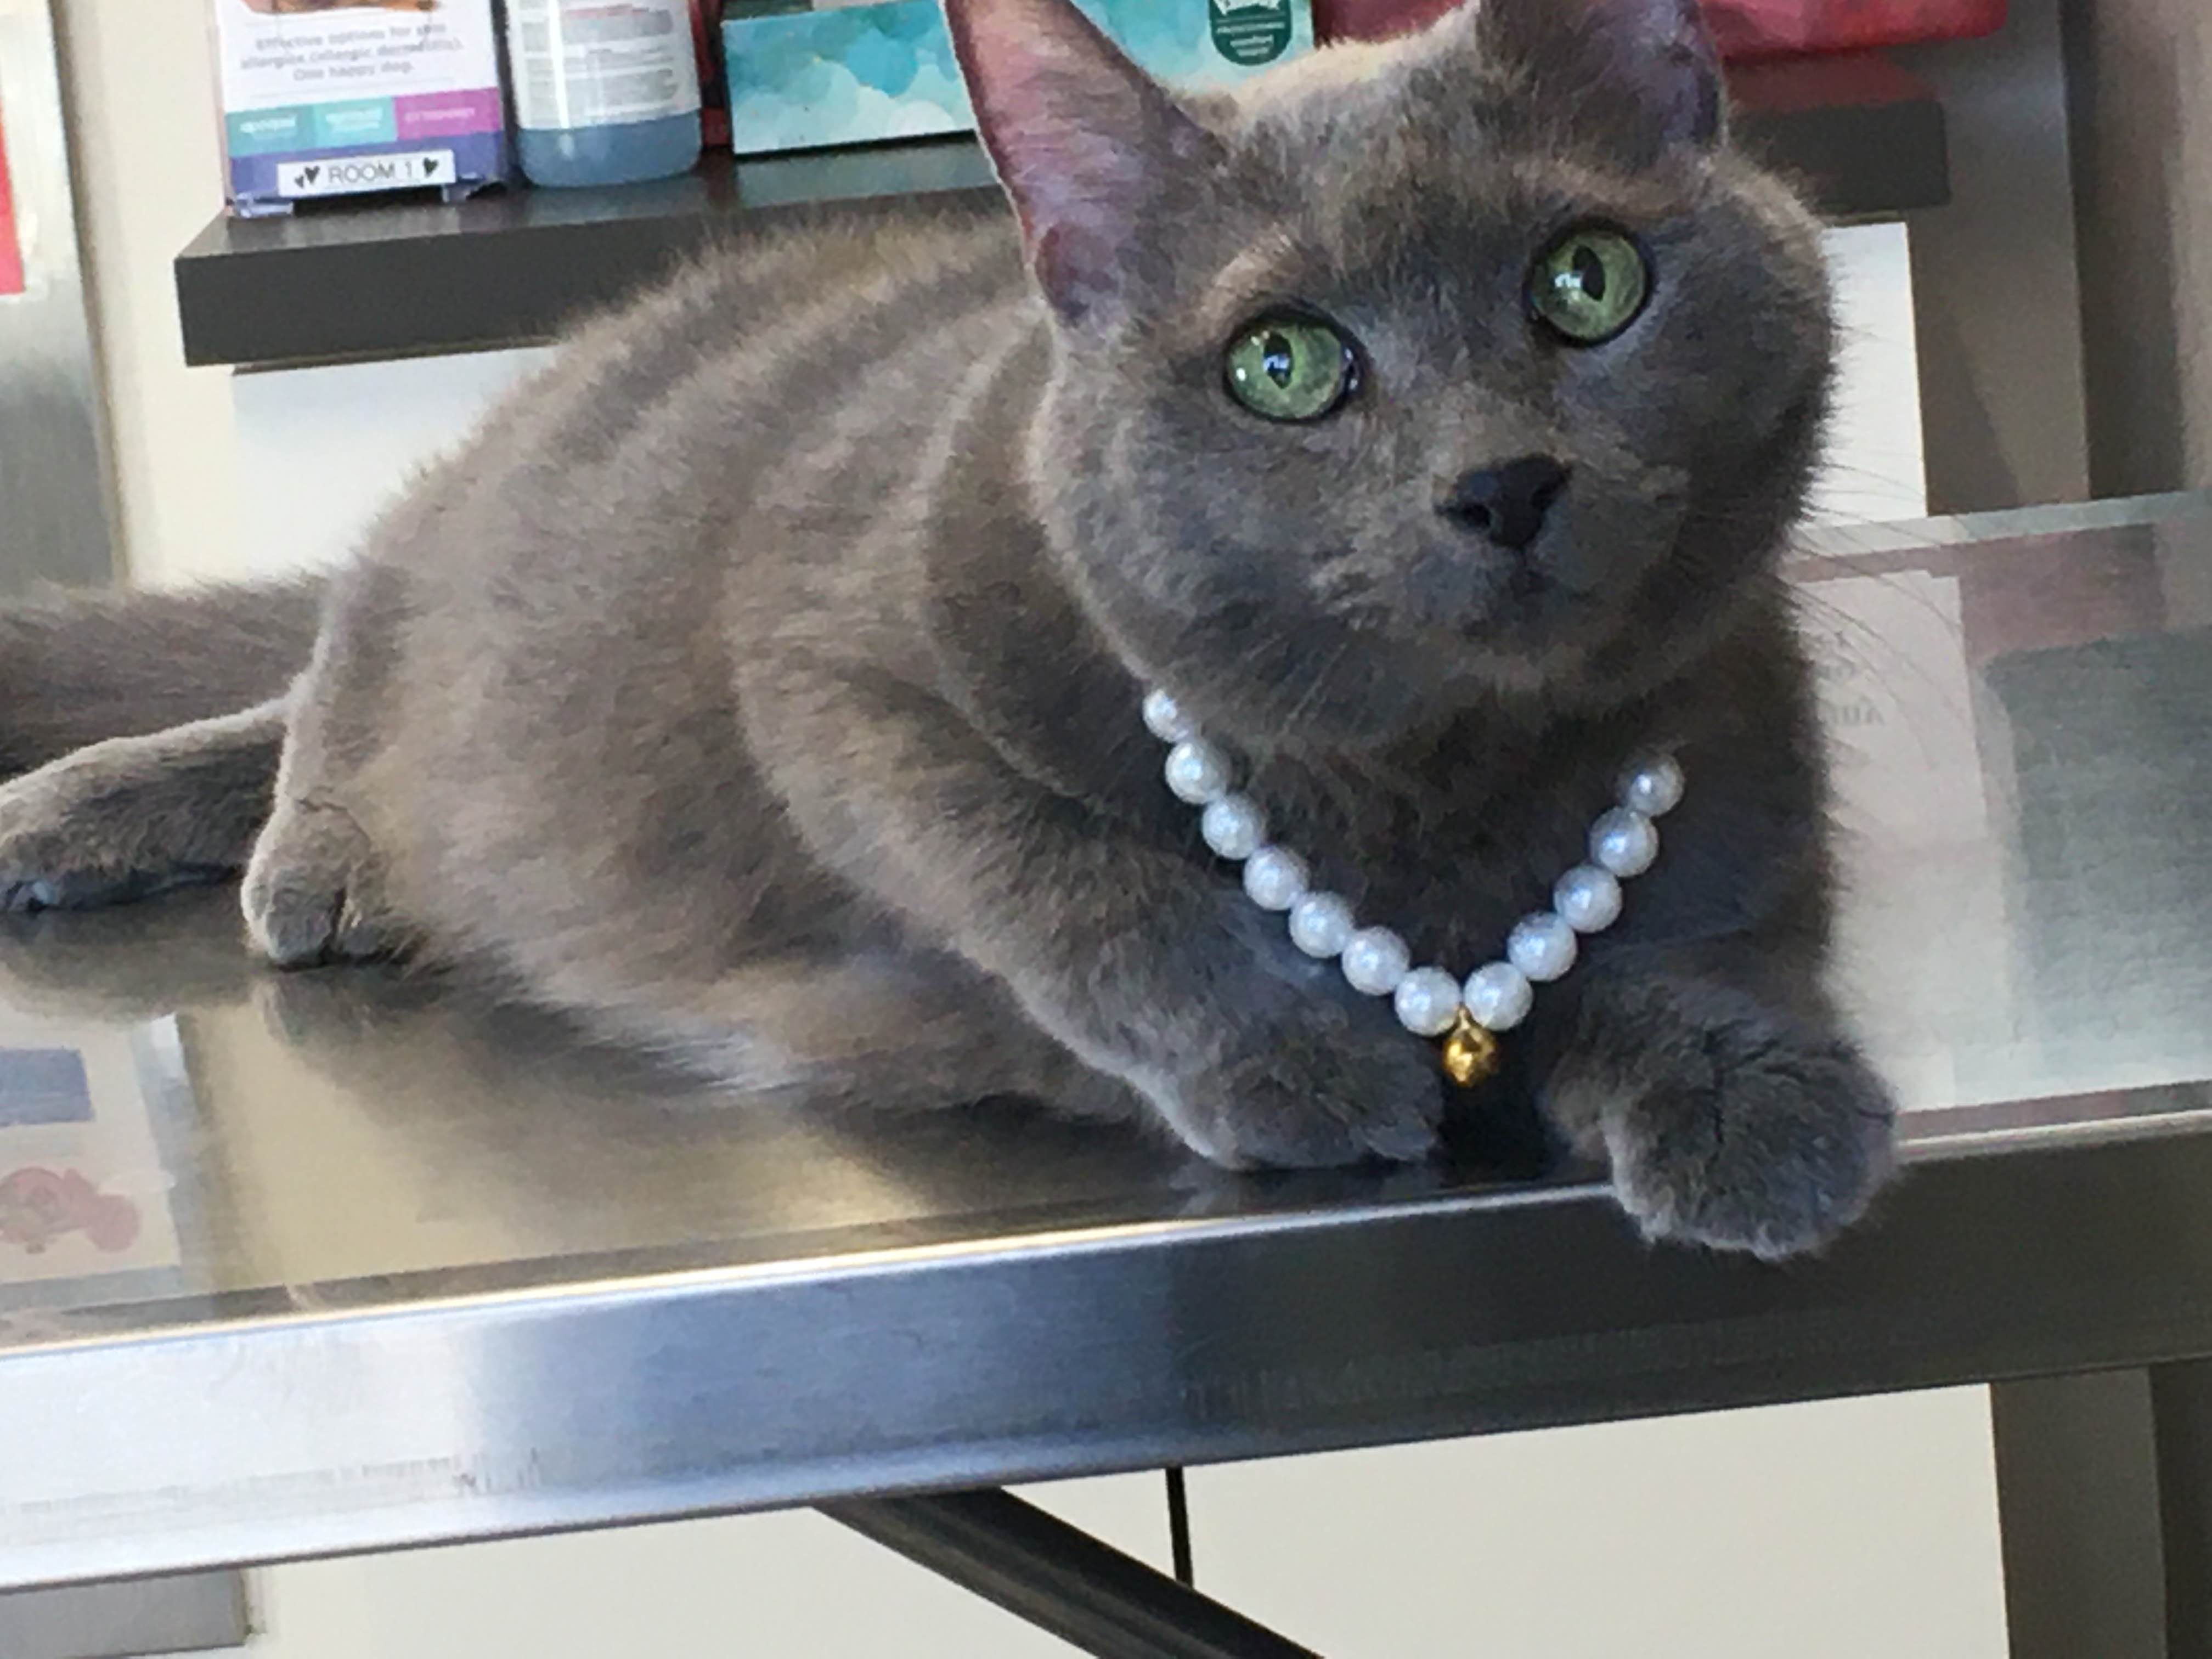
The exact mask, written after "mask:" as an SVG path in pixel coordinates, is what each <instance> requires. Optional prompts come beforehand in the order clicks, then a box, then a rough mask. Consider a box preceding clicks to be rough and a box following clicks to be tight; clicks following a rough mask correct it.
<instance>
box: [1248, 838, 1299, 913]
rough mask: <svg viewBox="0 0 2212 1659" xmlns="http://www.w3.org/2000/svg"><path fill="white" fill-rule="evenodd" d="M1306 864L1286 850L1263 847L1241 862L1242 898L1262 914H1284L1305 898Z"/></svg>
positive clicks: (1283, 848)
mask: <svg viewBox="0 0 2212 1659" xmlns="http://www.w3.org/2000/svg"><path fill="white" fill-rule="evenodd" d="M1306 873H1307V872H1306V861H1305V860H1304V859H1302V858H1300V857H1299V856H1298V855H1297V854H1296V853H1293V852H1292V851H1291V849H1290V848H1287V847H1262V848H1260V850H1259V851H1258V852H1256V853H1255V854H1252V856H1251V857H1250V858H1249V859H1247V860H1244V896H1246V897H1247V898H1249V899H1250V900H1251V901H1252V902H1253V903H1255V904H1256V905H1258V906H1259V907H1260V908H1261V909H1262V910H1287V909H1289V908H1291V906H1292V905H1293V904H1296V903H1297V902H1298V901H1299V900H1300V899H1302V898H1304V896H1305V891H1306Z"/></svg>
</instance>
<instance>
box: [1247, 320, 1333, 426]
mask: <svg viewBox="0 0 2212 1659" xmlns="http://www.w3.org/2000/svg"><path fill="white" fill-rule="evenodd" d="M1222 374H1223V377H1224V379H1225V380H1226V381H1227V382H1228V386H1229V395H1230V396H1231V397H1232V398H1236V399H1237V402H1238V403H1240V404H1243V405H1244V407H1245V408H1247V409H1249V410H1251V411H1252V412H1253V413H1254V414H1255V415H1259V416H1265V417H1266V418H1267V419H1268V420H1271V421H1317V420H1319V419H1321V417H1322V416H1324V415H1326V414H1328V412H1329V411H1330V410H1333V409H1334V408H1335V407H1336V406H1337V405H1338V404H1340V403H1342V402H1343V401H1344V400H1345V398H1346V397H1347V396H1348V395H1349V394H1350V393H1351V392H1352V386H1353V382H1354V380H1356V378H1357V374H1358V359H1357V358H1356V357H1354V356H1353V355H1352V343H1351V342H1350V341H1349V340H1346V338H1345V337H1344V336H1343V335H1341V334H1340V333H1338V332H1337V331H1336V330H1335V329H1334V328H1332V327H1330V326H1329V325H1328V324H1327V323H1324V322H1322V321H1321V320H1320V319H1318V318H1313V317H1269V318H1267V319H1263V320H1261V321H1260V322H1256V323H1254V324H1253V325H1251V326H1250V327H1249V328H1247V329H1246V330H1244V331H1243V333H1241V334H1239V335H1238V336H1237V337H1236V338H1235V339H1233V340H1231V342H1230V343H1229V353H1228V356H1226V357H1225V359H1224V360H1223V362H1222Z"/></svg>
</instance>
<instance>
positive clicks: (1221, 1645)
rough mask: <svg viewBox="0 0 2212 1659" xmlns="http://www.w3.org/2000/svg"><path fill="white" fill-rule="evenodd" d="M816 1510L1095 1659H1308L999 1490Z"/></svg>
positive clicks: (857, 1501) (853, 1502) (1312, 1658)
mask: <svg viewBox="0 0 2212 1659" xmlns="http://www.w3.org/2000/svg"><path fill="white" fill-rule="evenodd" d="M821 1509H822V1513H823V1514H824V1515H826V1516H829V1518H830V1519H831V1520H833V1521H839V1522H843V1523H844V1524H845V1525H846V1526H848V1527H850V1528H853V1530H854V1531H855V1532H857V1533H860V1534H863V1535H864V1536H866V1537H869V1538H872V1539H873V1540H875V1541H876V1542H877V1543H878V1544H881V1545H883V1546H884V1547H886V1548H888V1549H893V1550H896V1551H897V1552H898V1553H900V1554H901V1555H903V1556H905V1557H906V1558H907V1559H908V1560H911V1561H916V1562H919V1563H920V1564H921V1565H923V1566H925V1567H927V1568H928V1569H929V1570H930V1571H932V1572H934V1573H936V1574H938V1575H939V1577H945V1578H949V1579H951V1581H952V1582H953V1583H956V1584H958V1585H959V1586H960V1587H961V1588H962V1589H968V1590H972V1591H973V1592H975V1594H976V1595H981V1596H982V1597H984V1598H985V1599H986V1600H987V1601H995V1602H997V1603H998V1604H999V1605H1000V1607H1004V1608H1006V1611H1008V1612H1009V1613H1015V1614H1017V1615H1018V1616H1019V1617H1021V1618H1023V1619H1026V1620H1029V1622H1030V1623H1031V1624H1032V1625H1036V1626H1038V1627H1039V1628H1040V1629H1042V1630H1048V1631H1050V1632H1052V1633H1053V1634H1054V1635H1055V1636H1057V1637H1059V1638H1060V1639H1061V1640H1063V1641H1065V1642H1068V1643H1071V1644H1073V1645H1074V1646H1076V1647H1078V1648H1080V1649H1081V1650H1083V1651H1084V1652H1085V1653H1089V1654H1094V1655H1097V1656H1098V1659H1318V1656H1316V1654H1315V1653H1314V1652H1313V1650H1311V1649H1310V1648H1302V1647H1300V1646H1298V1644H1297V1643H1295V1642H1291V1641H1287V1640H1285V1638H1282V1637H1279V1636H1278V1635H1276V1634H1275V1633H1274V1632H1273V1631H1269V1630H1267V1629H1264V1628H1263V1627H1261V1626H1258V1625H1255V1624H1254V1623H1253V1622H1252V1621H1251V1620H1249V1619H1247V1618H1245V1617H1244V1616H1243V1614H1241V1613H1233V1612H1231V1610H1230V1609H1229V1608H1227V1607H1223V1606H1222V1605H1221V1604H1220V1603H1219V1602H1218V1601H1212V1600H1210V1599H1208V1598H1207V1597H1206V1596H1203V1595H1200V1594H1199V1593H1198V1592H1197V1591H1196V1590H1194V1589H1189V1588H1188V1587H1186V1586H1184V1585H1182V1584H1179V1583H1176V1581H1175V1580H1174V1579H1172V1578H1170V1577H1168V1576H1167V1575H1166V1574H1165V1573H1162V1572H1155V1571H1153V1570H1152V1568H1150V1567H1148V1566H1146V1565H1145V1564H1144V1563H1143V1562H1141V1561H1139V1560H1136V1559H1133V1558H1132V1557H1130V1556H1127V1555H1124V1554H1122V1553H1121V1551H1119V1550H1117V1549H1113V1548H1110V1547H1108V1546H1107V1545H1104V1544H1102V1543H1100V1542H1099V1541H1097V1539H1095V1538H1093V1537H1091V1534H1088V1533H1086V1532H1084V1531H1081V1530H1079V1528H1074V1527H1071V1526H1069V1525H1068V1524H1067V1523H1066V1522H1064V1521H1061V1520H1060V1519H1058V1518H1057V1517H1055V1516H1049V1515H1047V1514H1046V1513H1045V1512H1044V1511H1043V1510H1041V1509H1038V1508H1037V1507H1036V1505H1034V1504H1025V1503H1024V1502H1023V1501H1022V1500H1021V1499H1020V1498H1014V1497H1011V1496H1009V1495H1008V1494H1007V1493H1006V1492H995V1491H986V1492H946V1493H943V1494H940V1495H938V1496H934V1497H924V1498H853V1499H849V1500H848V1501H845V1502H842V1503H836V1504H823V1505H822V1506H821Z"/></svg>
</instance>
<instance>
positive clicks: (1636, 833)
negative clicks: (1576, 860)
mask: <svg viewBox="0 0 2212 1659" xmlns="http://www.w3.org/2000/svg"><path fill="white" fill-rule="evenodd" d="M1589 854H1590V862H1591V863H1593V864H1596V865H1601V866H1604V867H1605V868H1606V869H1607V870H1610V871H1612V872H1613V874H1614V875H1616V876H1640V875H1642V874H1643V873H1644V872H1645V871H1646V870H1649V869H1650V867H1651V860H1654V859H1656V858H1657V857H1658V856H1659V831H1658V830H1657V829H1656V828H1655V827H1654V826H1653V824H1652V822H1651V820H1650V818H1647V817H1644V814H1643V813H1641V812H1632V811H1629V809H1628V808H1626V806H1616V807H1614V808H1613V810H1612V811H1610V812H1607V813H1606V814H1605V815H1604V816H1603V817H1601V818H1599V819H1598V821H1597V822H1596V823H1593V824H1592V825H1590V836H1589Z"/></svg>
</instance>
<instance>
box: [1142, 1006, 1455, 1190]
mask: <svg viewBox="0 0 2212 1659" xmlns="http://www.w3.org/2000/svg"><path fill="white" fill-rule="evenodd" d="M1362 1012H1364V1011H1362ZM1385 1018H1387V1016H1386V1017H1385ZM1167 1093H1168V1098H1166V1099H1165V1100H1162V1101H1160V1102H1159V1103H1160V1105H1161V1106H1162V1109H1163V1111H1164V1115H1166V1117H1167V1118H1168V1120H1169V1121H1170V1124H1171V1125H1172V1127H1174V1128H1175V1130H1176V1133H1178V1134H1179V1135H1181V1136H1182V1139H1183V1140H1184V1141H1185V1143H1186V1144H1188V1146H1191V1147H1192V1149H1193V1150H1194V1151H1196V1152H1200V1153H1201V1154H1203V1155H1204V1156H1205V1157H1206V1158H1210V1159H1212V1161H1213V1162H1214V1163H1216V1164H1223V1165H1225V1166H1226V1167H1229V1168H1231V1169H1249V1168H1255V1167H1267V1168H1278V1169H1312V1168H1321V1167H1327V1166H1329V1165H1333V1164H1358V1163H1363V1162H1365V1161H1367V1160H1369V1159H1374V1158H1381V1159H1385V1160H1388V1161H1389V1162H1392V1163H1411V1162H1413V1160H1414V1159H1416V1158H1425V1157H1427V1156H1428V1155H1429V1153H1430V1152H1432V1151H1434V1150H1435V1148H1436V1144H1437V1124H1438V1122H1439V1121H1441V1119H1442V1118H1443V1073H1442V1072H1441V1071H1440V1070H1439V1068H1438V1066H1437V1055H1436V1050H1435V1048H1434V1047H1433V1046H1432V1045H1431V1044H1430V1043H1426V1042H1422V1041H1421V1040H1420V1039H1419V1038H1418V1037H1414V1036H1408V1035H1407V1033H1406V1032H1404V1031H1402V1030H1398V1029H1396V1027H1395V1025H1386V1024H1384V1023H1383V1020H1376V1021H1372V1022H1369V1021H1355V1020H1353V1019H1351V1018H1346V1017H1345V1015H1344V1013H1343V1012H1342V1011H1340V1010H1339V1009H1338V1008H1336V1007H1335V1006H1333V1005H1332V1004H1330V1003H1328V1002H1327V1001H1325V1000H1316V1001H1314V1002H1313V1003H1310V1004H1309V1005H1308V1006H1304V1007H1303V1008H1300V1009H1297V1010H1295V1011H1293V1012H1291V1013H1289V1014H1288V1015H1286V1016H1285V1017H1284V1018H1279V1019H1277V1020H1273V1021H1270V1022H1267V1023H1265V1024H1260V1025H1258V1026H1256V1027H1255V1028H1253V1029H1250V1030H1246V1031H1243V1032H1242V1033H1240V1034H1239V1036H1238V1038H1237V1041H1236V1042H1234V1043H1233V1044H1231V1045H1228V1046H1226V1048H1225V1051H1224V1052H1222V1053H1220V1054H1217V1055H1215V1056H1213V1057H1212V1058H1211V1059H1210V1060H1208V1061H1207V1063H1206V1064H1205V1065H1204V1066H1200V1067H1198V1068H1195V1069H1194V1070H1193V1071H1191V1072H1189V1073H1187V1074H1185V1075H1183V1076H1182V1077H1180V1078H1178V1079H1177V1080H1176V1083H1175V1084H1174V1085H1172V1087H1171V1089H1170V1091H1167ZM1156 1098H1157V1097H1156Z"/></svg>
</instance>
